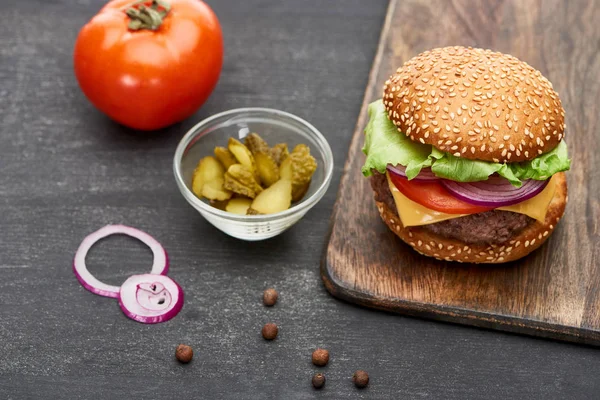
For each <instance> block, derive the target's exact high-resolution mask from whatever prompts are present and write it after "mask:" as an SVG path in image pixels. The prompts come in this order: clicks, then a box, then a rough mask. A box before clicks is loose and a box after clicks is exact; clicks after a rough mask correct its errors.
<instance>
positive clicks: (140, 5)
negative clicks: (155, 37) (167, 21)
mask: <svg viewBox="0 0 600 400" xmlns="http://www.w3.org/2000/svg"><path fill="white" fill-rule="evenodd" d="M148 3H151V4H149V5H148ZM169 11H171V4H169V2H168V1H167V0H152V1H151V2H150V1H149V0H137V1H135V2H133V3H132V4H130V5H129V6H128V7H127V9H126V10H125V14H127V16H128V17H129V18H130V21H129V25H128V27H129V29H131V30H132V31H139V30H141V29H149V30H151V31H156V30H158V28H160V26H161V25H162V23H163V20H164V18H165V17H166V16H167V15H168V14H169Z"/></svg>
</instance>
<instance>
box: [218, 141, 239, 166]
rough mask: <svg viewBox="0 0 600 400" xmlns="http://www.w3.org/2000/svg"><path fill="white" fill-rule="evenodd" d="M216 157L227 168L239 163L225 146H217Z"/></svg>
mask: <svg viewBox="0 0 600 400" xmlns="http://www.w3.org/2000/svg"><path fill="white" fill-rule="evenodd" d="M215 157H217V160H219V161H220V162H221V164H223V166H224V167H225V169H226V170H227V169H229V167H231V166H232V165H233V164H237V160H236V159H235V156H234V155H233V153H232V152H230V151H229V150H228V149H227V148H225V147H215Z"/></svg>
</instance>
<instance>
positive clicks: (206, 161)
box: [192, 156, 225, 197]
mask: <svg viewBox="0 0 600 400" xmlns="http://www.w3.org/2000/svg"><path fill="white" fill-rule="evenodd" d="M223 174H225V168H223V166H222V165H221V164H220V163H219V161H218V160H217V159H216V158H214V157H212V156H208V157H204V158H203V159H201V160H200V162H198V166H197V167H196V169H195V170H194V173H193V175H192V191H193V192H194V194H195V195H196V196H199V197H200V196H202V188H203V187H204V184H205V183H206V182H210V181H212V180H214V179H216V178H221V179H222V178H223Z"/></svg>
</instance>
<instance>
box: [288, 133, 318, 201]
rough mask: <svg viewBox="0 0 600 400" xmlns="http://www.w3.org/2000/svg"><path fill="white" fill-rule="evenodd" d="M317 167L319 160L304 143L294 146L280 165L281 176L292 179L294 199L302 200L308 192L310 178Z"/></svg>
mask: <svg viewBox="0 0 600 400" xmlns="http://www.w3.org/2000/svg"><path fill="white" fill-rule="evenodd" d="M316 169H317V161H316V160H315V158H314V157H313V156H311V155H310V149H309V148H308V146H306V145H304V144H299V145H297V146H296V147H294V150H293V151H292V152H291V153H290V155H289V156H288V157H287V158H286V159H285V160H283V162H282V163H281V167H280V171H279V172H280V175H281V178H285V179H289V180H291V181H292V201H298V200H300V199H301V198H302V197H303V196H304V195H305V194H306V192H307V190H308V186H309V185H310V180H311V178H312V175H313V174H314V172H315V170H316Z"/></svg>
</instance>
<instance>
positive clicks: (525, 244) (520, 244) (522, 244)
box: [376, 172, 567, 264]
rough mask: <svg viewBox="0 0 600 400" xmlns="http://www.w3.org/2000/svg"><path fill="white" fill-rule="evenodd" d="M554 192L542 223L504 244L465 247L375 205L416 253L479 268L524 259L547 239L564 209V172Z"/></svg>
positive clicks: (459, 242) (383, 205) (381, 206)
mask: <svg viewBox="0 0 600 400" xmlns="http://www.w3.org/2000/svg"><path fill="white" fill-rule="evenodd" d="M555 177H556V179H557V182H556V192H555V193H554V197H553V198H552V201H551V202H550V205H549V207H548V212H547V214H546V220H545V221H544V223H541V222H539V221H535V222H534V223H532V224H530V225H529V226H528V227H527V228H525V229H524V230H523V231H521V232H520V233H519V234H518V235H516V236H515V237H513V238H511V239H510V240H508V241H507V242H505V243H500V244H495V245H488V244H466V243H464V242H461V241H459V240H455V239H449V238H447V237H443V236H440V235H436V234H434V233H432V232H430V231H428V230H426V229H423V228H422V227H418V226H413V227H405V226H403V225H402V221H401V220H400V218H398V215H397V214H396V213H395V211H394V210H392V209H390V208H389V207H388V206H387V205H386V204H385V203H383V202H378V201H376V203H377V209H378V210H379V214H380V215H381V218H382V219H383V221H384V222H385V223H386V225H387V226H388V228H390V229H391V230H392V232H394V233H395V234H396V235H397V236H398V237H399V238H400V239H402V240H403V241H404V242H406V243H407V244H408V245H409V246H411V247H412V248H414V249H415V250H416V251H418V252H419V253H421V254H423V255H426V256H429V257H434V258H436V259H438V260H445V261H458V262H469V263H481V264H499V263H504V262H508V261H514V260H517V259H519V258H522V257H525V256H526V255H527V254H529V253H531V252H532V251H534V250H535V249H537V248H538V247H540V246H541V245H542V243H544V242H545V241H546V239H548V238H549V237H550V235H551V234H552V232H553V231H554V228H555V227H556V224H557V223H558V221H559V220H560V218H561V217H562V215H563V213H564V211H565V207H566V205H567V179H566V177H565V174H564V173H563V172H559V173H558V174H556V175H555Z"/></svg>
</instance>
